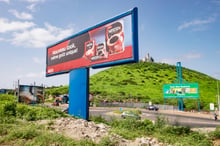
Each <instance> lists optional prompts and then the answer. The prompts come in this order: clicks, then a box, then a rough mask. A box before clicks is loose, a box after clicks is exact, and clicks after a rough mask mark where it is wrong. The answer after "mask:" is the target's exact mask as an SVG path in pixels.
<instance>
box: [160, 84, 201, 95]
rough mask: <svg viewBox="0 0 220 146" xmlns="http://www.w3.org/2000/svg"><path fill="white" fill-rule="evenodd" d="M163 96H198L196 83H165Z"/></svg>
mask: <svg viewBox="0 0 220 146" xmlns="http://www.w3.org/2000/svg"><path fill="white" fill-rule="evenodd" d="M163 95H164V98H180V97H181V98H199V85H198V83H187V84H165V85H163Z"/></svg>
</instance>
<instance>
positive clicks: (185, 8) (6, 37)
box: [0, 0, 220, 88]
mask: <svg viewBox="0 0 220 146" xmlns="http://www.w3.org/2000/svg"><path fill="white" fill-rule="evenodd" d="M134 7H138V14H139V15H138V19H139V21H138V23H139V28H138V29H139V57H140V58H143V57H144V56H146V54H147V53H150V56H152V57H153V58H154V59H155V61H156V62H164V63H168V64H173V65H175V64H176V62H178V61H181V62H182V66H184V67H187V68H190V69H193V70H197V71H199V72H202V73H205V74H207V75H209V76H212V77H214V78H216V79H220V0H184V1H180V0H166V1H165V0H120V1H119V0H111V1H103V0H102V1H101V0H65V1H64V0H56V1H55V0H0V49H1V53H0V62H1V71H0V88H13V87H14V84H15V83H16V81H17V80H18V79H19V80H20V82H21V84H33V83H34V82H35V83H36V84H37V85H41V84H44V85H46V86H52V85H55V86H57V85H66V84H69V76H68V74H65V75H57V76H53V77H49V78H46V77H45V66H46V47H47V46H48V45H51V44H53V43H55V42H57V41H59V40H62V39H64V38H66V37H68V36H71V35H73V34H75V33H78V32H80V31H82V30H84V29H86V28H89V27H91V26H93V25H96V24H98V23H100V22H103V21H105V20H107V19H109V18H112V17H114V16H117V15H119V14H121V13H123V12H126V11H128V10H130V9H132V8H134ZM98 71H99V70H91V72H90V73H91V74H94V73H96V72H98ZM183 74H184V72H183ZM189 82H190V81H189Z"/></svg>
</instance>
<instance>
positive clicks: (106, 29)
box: [46, 8, 138, 76]
mask: <svg viewBox="0 0 220 146" xmlns="http://www.w3.org/2000/svg"><path fill="white" fill-rule="evenodd" d="M137 61H138V30H137V8H134V9H133V10H131V11H129V12H126V13H124V14H122V15H119V16H116V17H114V18H112V19H110V20H107V21H105V22H103V23H100V24H98V25H95V26H94V27H91V28H89V29H87V30H85V31H82V32H80V33H78V34H76V35H73V36H71V37H69V38H67V39H64V40H62V41H60V42H58V43H56V44H54V45H51V46H48V47H47V63H46V76H52V75H56V74H61V73H67V72H69V71H70V70H72V69H76V68H83V67H94V68H97V67H105V66H112V65H116V64H122V63H128V62H137Z"/></svg>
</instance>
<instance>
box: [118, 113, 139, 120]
mask: <svg viewBox="0 0 220 146" xmlns="http://www.w3.org/2000/svg"><path fill="white" fill-rule="evenodd" d="M121 117H122V118H124V119H125V118H134V119H136V120H140V119H141V116H139V115H138V114H136V113H134V112H132V111H124V112H123V113H122V114H121Z"/></svg>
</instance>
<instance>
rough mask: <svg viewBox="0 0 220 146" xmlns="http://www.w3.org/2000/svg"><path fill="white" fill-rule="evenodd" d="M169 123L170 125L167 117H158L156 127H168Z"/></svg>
mask: <svg viewBox="0 0 220 146" xmlns="http://www.w3.org/2000/svg"><path fill="white" fill-rule="evenodd" d="M167 123H168V120H167V119H165V117H162V116H159V117H157V119H156V121H155V124H154V126H155V128H158V129H160V128H163V127H165V126H166V125H167Z"/></svg>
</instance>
